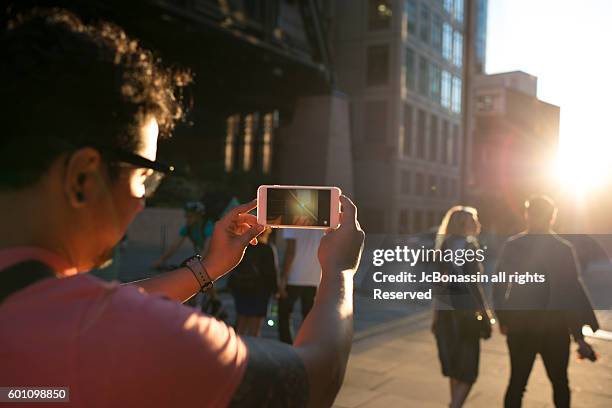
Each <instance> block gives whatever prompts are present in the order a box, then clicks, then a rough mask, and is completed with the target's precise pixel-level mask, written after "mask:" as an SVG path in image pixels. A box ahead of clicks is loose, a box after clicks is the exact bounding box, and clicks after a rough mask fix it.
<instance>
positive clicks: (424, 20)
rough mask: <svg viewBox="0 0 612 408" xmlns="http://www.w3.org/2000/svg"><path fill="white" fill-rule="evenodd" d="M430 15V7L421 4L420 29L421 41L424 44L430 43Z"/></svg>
mask: <svg viewBox="0 0 612 408" xmlns="http://www.w3.org/2000/svg"><path fill="white" fill-rule="evenodd" d="M430 17H431V15H430V13H429V7H427V6H426V5H425V4H424V3H421V21H420V22H419V23H420V27H419V37H421V41H423V42H424V43H429V32H430V28H429V24H430V21H429V20H430Z"/></svg>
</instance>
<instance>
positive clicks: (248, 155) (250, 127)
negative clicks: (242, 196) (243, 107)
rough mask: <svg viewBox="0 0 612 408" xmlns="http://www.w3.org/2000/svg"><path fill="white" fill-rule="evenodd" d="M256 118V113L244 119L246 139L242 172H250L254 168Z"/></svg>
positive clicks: (244, 140)
mask: <svg viewBox="0 0 612 408" xmlns="http://www.w3.org/2000/svg"><path fill="white" fill-rule="evenodd" d="M255 122H256V117H255V114H254V113H250V114H248V115H246V117H245V118H244V139H243V150H242V170H244V171H249V170H251V167H252V166H253V136H254V135H253V134H254V133H255V127H256V126H255Z"/></svg>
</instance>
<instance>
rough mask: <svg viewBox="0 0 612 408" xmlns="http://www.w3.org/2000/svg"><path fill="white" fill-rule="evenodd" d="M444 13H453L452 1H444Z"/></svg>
mask: <svg viewBox="0 0 612 408" xmlns="http://www.w3.org/2000/svg"><path fill="white" fill-rule="evenodd" d="M444 11H446V12H447V13H448V14H452V13H453V0H444Z"/></svg>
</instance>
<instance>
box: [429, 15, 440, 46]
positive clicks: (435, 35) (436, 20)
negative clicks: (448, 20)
mask: <svg viewBox="0 0 612 408" xmlns="http://www.w3.org/2000/svg"><path fill="white" fill-rule="evenodd" d="M431 46H432V47H433V48H434V49H435V50H436V51H438V52H439V53H442V17H440V16H439V15H438V14H434V16H433V20H432V22H431Z"/></svg>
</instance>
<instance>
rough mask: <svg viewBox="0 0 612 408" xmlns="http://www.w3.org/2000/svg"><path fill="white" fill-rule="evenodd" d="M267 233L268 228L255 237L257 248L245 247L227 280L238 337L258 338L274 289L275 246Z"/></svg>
mask: <svg viewBox="0 0 612 408" xmlns="http://www.w3.org/2000/svg"><path fill="white" fill-rule="evenodd" d="M271 233H272V229H271V228H270V227H267V228H266V229H265V230H264V232H262V233H261V235H260V236H259V237H257V245H254V246H249V247H248V248H247V250H246V252H245V253H244V258H243V259H242V261H241V262H240V264H238V266H237V267H236V268H235V269H234V270H233V271H232V274H231V275H230V278H229V282H228V286H229V288H230V289H231V291H232V295H233V296H234V303H235V305H236V314H237V317H236V332H238V334H242V335H247V336H260V335H261V324H262V321H263V319H264V318H265V317H266V314H267V312H268V304H269V302H270V297H271V296H272V294H274V293H276V291H277V290H278V284H277V277H278V262H277V256H276V247H275V246H274V244H273V243H272V242H271V241H270V235H271Z"/></svg>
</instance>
